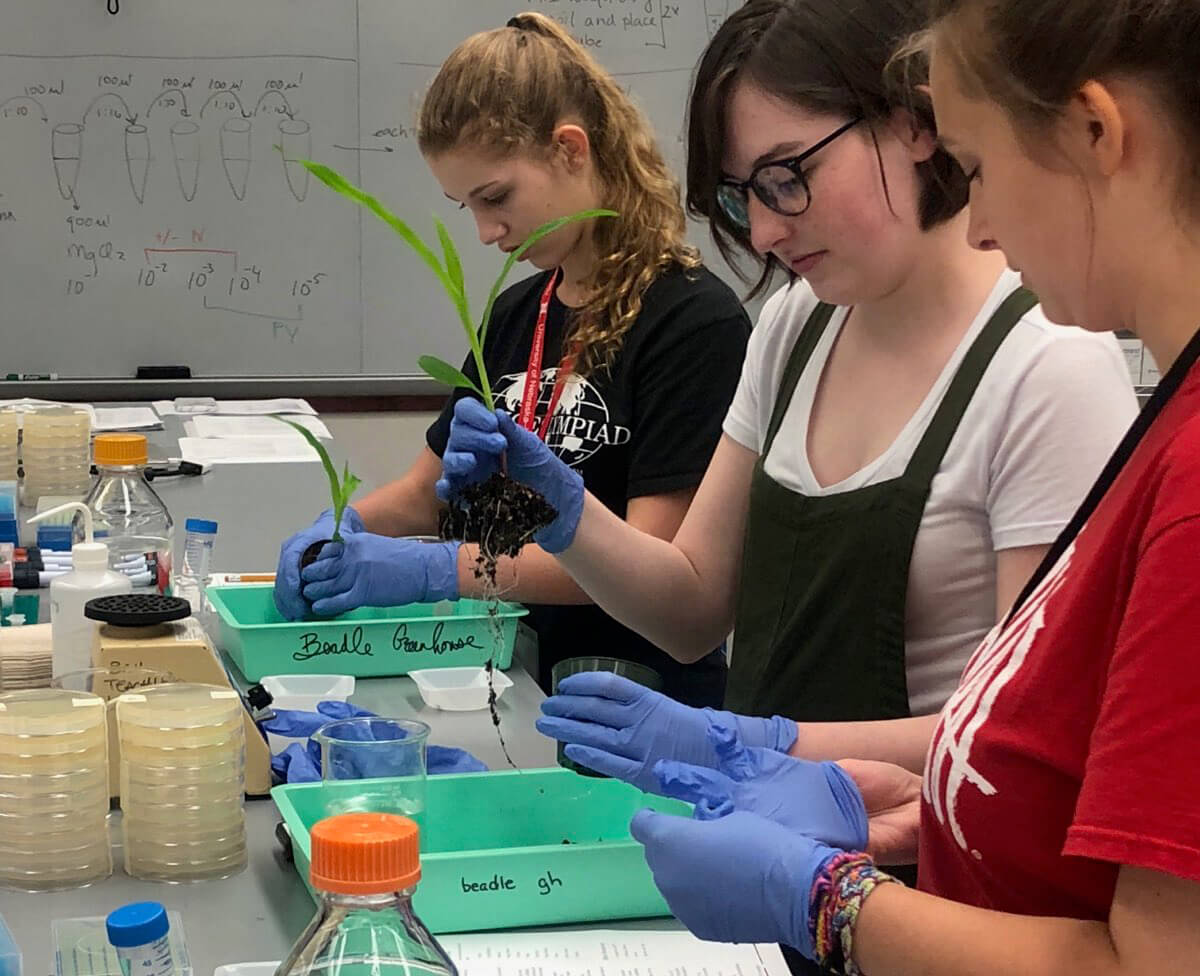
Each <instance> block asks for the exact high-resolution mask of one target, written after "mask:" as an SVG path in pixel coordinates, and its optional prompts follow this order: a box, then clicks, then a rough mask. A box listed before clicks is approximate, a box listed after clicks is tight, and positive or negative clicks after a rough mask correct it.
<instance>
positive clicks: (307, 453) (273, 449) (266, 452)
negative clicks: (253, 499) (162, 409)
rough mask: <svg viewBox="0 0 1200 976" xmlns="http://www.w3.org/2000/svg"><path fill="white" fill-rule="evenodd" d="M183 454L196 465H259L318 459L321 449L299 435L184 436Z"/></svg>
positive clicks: (182, 443) (181, 447) (180, 442)
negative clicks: (310, 444) (315, 448)
mask: <svg viewBox="0 0 1200 976" xmlns="http://www.w3.org/2000/svg"><path fill="white" fill-rule="evenodd" d="M179 454H180V456H181V457H182V458H183V459H184V460H185V461H194V462H195V463H196V464H259V463H263V462H268V463H269V462H275V461H316V462H319V461H320V458H319V457H317V452H316V451H314V450H313V449H312V448H311V447H309V446H308V444H307V442H306V441H305V440H304V439H303V438H302V437H299V436H292V437H289V436H288V435H287V434H284V435H283V436H282V437H181V438H179Z"/></svg>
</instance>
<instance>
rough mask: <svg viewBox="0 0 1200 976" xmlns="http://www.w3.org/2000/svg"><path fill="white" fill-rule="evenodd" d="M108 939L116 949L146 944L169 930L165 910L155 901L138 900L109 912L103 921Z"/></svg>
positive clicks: (169, 926)
mask: <svg viewBox="0 0 1200 976" xmlns="http://www.w3.org/2000/svg"><path fill="white" fill-rule="evenodd" d="M104 927H105V929H107V930H108V941H109V942H111V943H112V944H113V945H114V946H116V947H117V948H118V949H130V948H134V947H136V946H143V945H148V944H149V943H151V942H155V941H156V940H158V939H161V938H162V937H163V936H164V935H166V934H167V932H168V931H170V928H171V923H170V922H169V921H167V910H166V909H165V908H163V906H162V905H160V904H159V903H158V902H156V901H138V902H134V903H133V904H132V905H123V906H122V907H121V908H118V909H117V910H116V911H115V912H111V913H110V914H109V916H108V918H107V919H106V920H105V923H104Z"/></svg>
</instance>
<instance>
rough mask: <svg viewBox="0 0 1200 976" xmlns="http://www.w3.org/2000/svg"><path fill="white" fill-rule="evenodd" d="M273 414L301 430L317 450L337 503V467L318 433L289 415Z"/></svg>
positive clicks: (281, 420) (330, 492)
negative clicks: (318, 437) (289, 418)
mask: <svg viewBox="0 0 1200 976" xmlns="http://www.w3.org/2000/svg"><path fill="white" fill-rule="evenodd" d="M271 416H272V417H274V418H275V419H276V420H278V421H279V422H280V423H284V424H287V425H288V426H289V427H291V428H292V429H293V430H295V431H297V432H299V434H300V435H301V436H302V437H303V438H304V439H305V440H306V441H308V443H309V444H310V445H311V446H312V449H313V450H314V451H316V452H317V456H318V457H319V458H320V459H321V464H322V465H323V466H324V468H325V474H326V475H328V476H329V494H330V497H332V499H333V502H334V504H335V505H336V504H337V500H338V495H339V493H340V492H339V488H338V475H337V468H335V467H334V466H333V461H331V460H330V458H329V452H328V451H327V450H325V445H324V444H322V443H321V442H320V441H319V440H318V439H317V435H316V434H314V433H313V432H312V431H311V430H309V429H308V428H307V427H305V426H304V425H303V424H298V423H296V422H295V421H293V420H288V419H287V417H281V416H280V415H279V414H277V413H273V414H271Z"/></svg>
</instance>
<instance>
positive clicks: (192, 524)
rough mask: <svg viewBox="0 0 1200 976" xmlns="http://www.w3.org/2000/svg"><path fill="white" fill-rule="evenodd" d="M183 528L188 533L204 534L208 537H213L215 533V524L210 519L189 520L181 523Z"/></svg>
mask: <svg viewBox="0 0 1200 976" xmlns="http://www.w3.org/2000/svg"><path fill="white" fill-rule="evenodd" d="M183 527H184V529H185V530H187V531H188V532H204V533H207V534H208V535H214V534H215V533H216V531H217V523H216V522H214V521H212V520H211V519H200V518H190V519H188V520H187V521H186V522H184V523H183Z"/></svg>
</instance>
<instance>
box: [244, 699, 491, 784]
mask: <svg viewBox="0 0 1200 976" xmlns="http://www.w3.org/2000/svg"><path fill="white" fill-rule="evenodd" d="M374 717H376V716H375V713H374V712H370V711H367V710H366V709H365V708H359V707H358V706H357V705H352V704H350V703H349V702H340V701H323V702H318V703H317V710H316V711H315V712H301V711H293V710H290V709H284V708H281V709H278V710H276V712H275V717H274V718H270V719H266V720H264V721H262V722H260V723H259V727H260V728H261V729H262V730H263V731H264V732H274V733H275V734H276V735H284V736H287V737H289V738H293V739H297V738H301V737H304V738H308V739H309V741H308V742H307V743H305V744H303V745H301V744H300V743H298V742H293V743H292V744H291V745H289V746H288V747H287V748H286V749H284V750H283V752H281V753H279V754H278V755H277V756H272V757H271V769H272V770H273V771H274V772H275V774H276V775H277V776H278V777H279V778H280V779H281V780H285V781H286V782H288V783H311V782H314V781H317V780H320V778H321V746H320V745H319V744H318V743H316V742H313V741H312V739H311V736H313V735H314V734H315V733H316V732H317V730H318V729H320V728H321V727H322V726H324V725H328V724H329V723H330V722H334V721H337V720H339V719H343V718H374ZM347 732H348V733H349V734H350V735H354V734H355V731H351V730H349V729H348V730H347ZM357 734H359V735H361V739H362V741H373V740H372V739H371V729H370V724H369V723H366V722H364V723H363V724H362V726H361V727H360V728H359V729H357ZM360 762H363V760H360ZM370 766H371V764H370V761H369V759H367V760H366V761H365V762H363V764H362V765H355V766H354V767H353V768H349V767H347V768H343V769H341V770H339V772H340V773H341V774H342V775H341V776H340V778H341V779H370V778H371V777H373V776H377V775H380V771H379V770H377V769H376V770H373V769H371V768H370ZM425 769H426V772H427V773H428V774H429V775H430V776H439V775H443V774H446V773H485V772H487V766H486V765H485V764H484V763H482V762H480V761H479V760H478V759H476V758H475V757H474V756H472V755H471V754H470V753H469V752H467V751H466V750H464V749H455V748H452V747H449V746H434V745H430V746H426V748H425Z"/></svg>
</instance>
